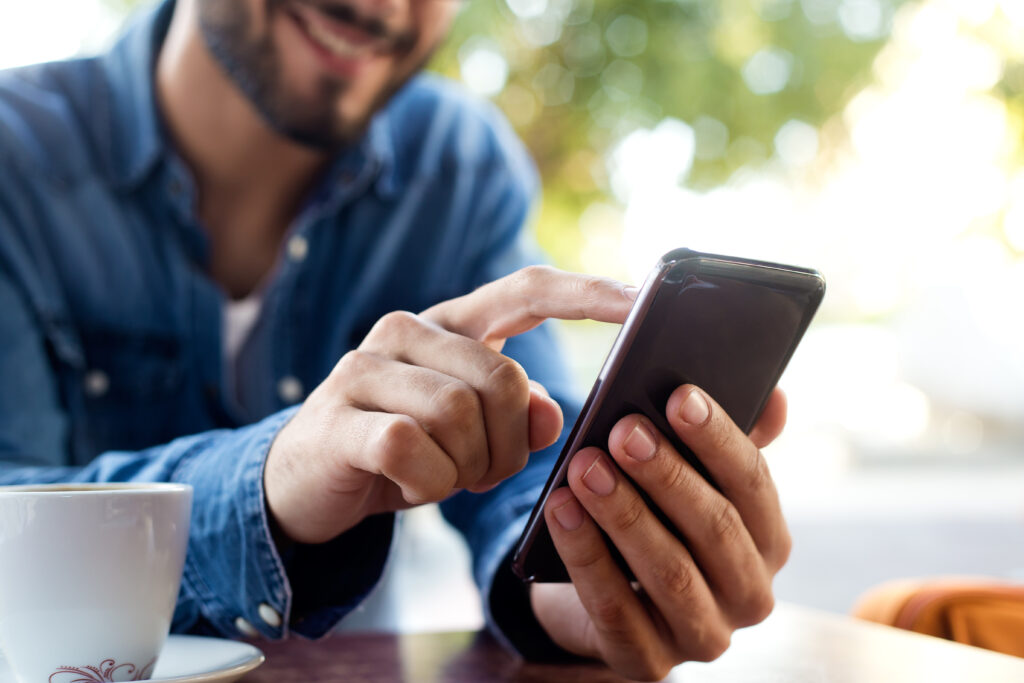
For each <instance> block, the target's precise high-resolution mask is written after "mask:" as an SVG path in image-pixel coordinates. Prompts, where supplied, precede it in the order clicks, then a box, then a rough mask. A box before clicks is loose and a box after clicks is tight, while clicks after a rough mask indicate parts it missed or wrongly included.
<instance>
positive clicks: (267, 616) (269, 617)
mask: <svg viewBox="0 0 1024 683" xmlns="http://www.w3.org/2000/svg"><path fill="white" fill-rule="evenodd" d="M256 611H257V613H258V614H259V615H260V619H262V620H263V621H264V623H266V625H267V626H270V627H271V628H281V623H282V621H281V613H280V612H278V611H277V610H276V609H274V608H273V607H271V606H270V605H268V604H267V603H265V602H261V603H260V606H259V607H258V608H257V609H256Z"/></svg>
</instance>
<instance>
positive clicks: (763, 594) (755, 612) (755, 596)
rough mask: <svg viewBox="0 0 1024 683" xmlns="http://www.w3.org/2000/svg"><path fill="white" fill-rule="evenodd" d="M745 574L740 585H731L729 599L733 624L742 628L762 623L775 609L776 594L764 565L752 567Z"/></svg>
mask: <svg viewBox="0 0 1024 683" xmlns="http://www.w3.org/2000/svg"><path fill="white" fill-rule="evenodd" d="M743 576H744V578H743V580H742V581H740V582H738V583H739V585H733V586H731V587H730V589H729V594H730V599H729V600H728V603H729V604H728V612H729V615H730V617H731V620H732V622H733V625H735V626H737V627H740V628H742V627H745V626H753V625H754V624H759V623H761V622H762V621H764V620H765V619H767V618H768V615H769V614H771V613H772V610H773V609H775V596H774V595H773V594H772V589H771V582H770V581H769V580H768V577H767V576H766V574H765V572H764V569H763V567H756V568H753V567H752V568H750V569H749V570H748V571H745V572H744V574H743Z"/></svg>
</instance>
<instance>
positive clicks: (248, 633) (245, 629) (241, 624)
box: [235, 617, 260, 638]
mask: <svg viewBox="0 0 1024 683" xmlns="http://www.w3.org/2000/svg"><path fill="white" fill-rule="evenodd" d="M235 628H236V629H237V630H238V632H239V633H241V634H242V635H243V636H245V637H246V638H256V637H258V636H259V635H260V632H259V631H257V630H256V627H255V626H253V625H252V624H250V623H249V622H248V621H246V620H245V619H244V618H242V617H238V618H237V619H235Z"/></svg>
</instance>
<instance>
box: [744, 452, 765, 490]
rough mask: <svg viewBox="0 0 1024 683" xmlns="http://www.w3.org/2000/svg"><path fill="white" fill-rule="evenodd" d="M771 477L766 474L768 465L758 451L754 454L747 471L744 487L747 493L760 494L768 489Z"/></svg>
mask: <svg viewBox="0 0 1024 683" xmlns="http://www.w3.org/2000/svg"><path fill="white" fill-rule="evenodd" d="M770 481H771V475H770V474H769V472H768V463H767V462H766V461H765V459H764V456H762V455H761V453H760V451H756V452H755V453H754V457H753V458H751V463H750V465H749V469H748V470H747V478H746V487H747V490H748V491H751V492H755V493H756V492H760V491H763V490H765V489H766V488H768V485H769V482H770Z"/></svg>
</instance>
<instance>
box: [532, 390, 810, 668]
mask: <svg viewBox="0 0 1024 683" xmlns="http://www.w3.org/2000/svg"><path fill="white" fill-rule="evenodd" d="M666 412H667V416H668V421H669V423H670V424H671V425H672V428H673V429H674V430H675V432H676V434H677V435H678V436H679V438H680V439H681V440H682V441H683V442H684V443H685V444H686V445H687V446H689V447H690V449H691V450H692V451H693V452H694V453H695V454H696V455H697V457H698V458H700V460H701V462H703V463H704V465H705V466H706V467H707V469H708V471H709V472H710V474H711V476H712V477H713V478H714V480H715V481H716V482H717V483H718V485H719V486H720V487H721V492H719V491H717V490H715V488H714V487H712V486H711V485H710V484H708V483H707V481H705V480H704V479H703V478H702V477H701V476H700V475H699V474H697V472H696V471H695V470H694V469H693V468H692V467H691V466H690V465H688V464H687V462H686V461H685V460H684V459H683V458H682V456H680V455H679V454H678V453H677V452H676V451H675V449H673V447H672V446H671V444H670V443H669V441H668V440H667V439H665V438H664V437H663V436H662V435H661V434H659V433H658V432H657V431H656V430H655V429H654V427H653V425H652V424H651V422H650V421H648V420H647V419H645V418H643V417H641V416H639V415H631V416H629V417H625V418H623V419H622V420H620V421H619V423H618V424H617V425H616V426H615V428H614V429H613V430H612V432H611V436H610V438H609V450H610V452H611V457H612V458H614V459H615V462H616V463H618V465H619V467H621V468H622V471H621V472H620V471H619V470H618V468H616V467H615V465H614V464H612V463H611V462H610V461H609V456H608V454H606V453H604V452H602V451H601V450H599V449H597V448H585V449H583V450H581V451H580V452H579V453H577V454H576V455H575V456H574V457H573V460H572V462H571V463H570V465H569V474H568V481H569V486H568V487H565V488H561V489H559V490H557V491H555V492H554V493H552V495H551V497H550V498H549V501H548V505H547V507H546V509H545V518H546V521H547V525H548V528H549V529H550V531H551V536H552V538H553V539H554V542H555V547H556V548H557V549H558V553H559V555H560V556H561V558H562V561H563V562H564V563H565V566H566V568H567V569H568V571H569V576H570V577H571V578H572V584H535V585H534V586H532V590H531V594H530V597H531V602H532V604H533V609H534V612H535V614H536V615H537V619H538V620H539V621H540V623H541V625H542V626H543V627H544V628H545V630H547V632H548V634H549V635H550V636H551V638H552V639H553V640H554V641H555V642H556V643H558V644H559V645H561V646H562V647H564V648H565V649H567V650H569V651H571V652H575V653H577V654H581V655H584V656H589V657H596V658H599V659H602V660H604V661H605V662H607V663H608V665H609V666H611V667H612V668H613V669H615V670H616V671H617V672H618V673H620V674H622V675H624V676H626V677H628V678H634V679H642V680H659V679H661V678H664V677H665V676H666V675H667V674H668V672H669V670H670V669H671V668H672V667H673V666H675V665H676V664H679V663H680V662H684V661H688V660H698V661H709V660H712V659H715V658H716V657H718V656H719V655H720V654H722V652H724V651H725V649H726V647H728V645H729V640H730V637H731V634H732V632H733V631H734V630H735V629H737V628H740V627H743V626H750V625H752V624H755V623H758V622H760V621H762V620H763V619H764V618H765V617H767V616H768V614H769V613H770V612H771V610H772V606H773V598H772V590H771V582H772V578H773V577H774V576H775V574H776V572H778V570H779V569H780V568H781V567H782V565H783V564H784V563H785V561H786V558H787V557H788V555H789V550H790V537H789V531H788V530H787V528H786V524H785V521H784V520H783V518H782V513H781V510H780V507H779V499H778V495H777V494H776V491H775V485H774V484H773V482H772V479H771V476H770V474H769V473H768V467H767V465H766V464H765V461H764V458H763V457H762V456H761V452H760V450H759V449H760V448H761V447H763V446H765V445H767V444H768V443H770V442H771V441H773V440H774V439H775V437H776V436H778V434H779V433H780V432H781V431H782V427H783V425H784V423H785V420H786V401H785V397H784V395H783V394H782V392H781V391H778V390H776V391H775V393H773V394H772V397H771V399H770V400H769V402H768V405H767V408H766V409H765V411H764V414H763V415H762V417H761V419H760V420H759V421H758V423H757V425H756V426H755V427H754V430H753V432H752V433H751V435H750V437H747V436H746V435H745V434H743V432H741V431H740V429H739V428H738V427H736V425H735V424H734V423H733V422H732V420H730V419H729V417H728V416H727V415H726V414H725V412H724V411H723V410H722V409H721V407H719V406H718V405H717V404H716V403H715V402H714V401H712V400H710V399H709V398H708V397H707V395H706V394H704V392H702V391H701V390H700V389H698V388H696V387H693V386H690V385H686V386H682V387H679V389H677V390H676V391H675V392H674V393H673V394H672V396H671V398H669V401H668V406H667V409H666ZM622 472H625V473H626V474H628V475H629V477H630V478H631V479H632V480H633V481H634V482H636V484H637V486H639V487H641V488H643V489H644V490H645V491H646V492H647V493H648V495H649V496H650V497H651V499H652V500H653V501H654V503H655V504H656V505H657V506H658V507H659V508H660V509H661V510H662V511H663V512H664V513H665V514H666V515H667V517H668V518H669V519H670V520H671V521H672V523H673V524H675V525H676V526H677V527H678V528H679V530H680V531H681V532H682V534H683V536H684V537H685V538H686V539H687V544H686V546H684V545H683V544H682V543H680V542H679V540H678V539H676V537H675V536H674V535H673V534H672V533H671V532H669V531H668V530H667V529H666V528H665V527H664V525H662V523H661V522H659V521H658V519H657V517H655V515H654V513H653V512H652V511H651V510H650V508H649V507H648V506H647V505H646V504H645V503H644V501H643V499H642V498H641V497H640V496H639V494H638V493H637V491H636V489H635V488H634V486H633V485H632V484H631V483H630V482H629V480H627V479H626V477H624V476H623V475H622ZM602 529H603V530H604V531H605V532H606V533H607V534H608V536H609V538H610V539H611V541H612V543H614V544H615V546H616V548H618V549H619V551H620V552H621V553H622V556H623V557H624V558H625V560H626V562H627V563H628V564H629V566H630V567H631V568H632V570H633V573H634V574H635V576H636V579H637V584H634V585H631V584H630V582H629V581H628V580H627V578H626V576H625V575H624V574H623V573H622V571H621V570H620V569H619V568H618V566H617V565H616V564H615V561H614V560H613V559H612V556H611V554H610V553H609V552H608V549H607V546H606V545H605V541H604V539H603V538H602V536H601V530H602Z"/></svg>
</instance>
